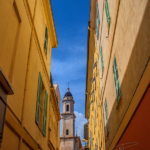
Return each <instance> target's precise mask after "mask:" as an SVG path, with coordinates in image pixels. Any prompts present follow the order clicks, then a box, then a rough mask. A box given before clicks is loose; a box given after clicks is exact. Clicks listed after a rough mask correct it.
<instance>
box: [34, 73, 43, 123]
mask: <svg viewBox="0 0 150 150" xmlns="http://www.w3.org/2000/svg"><path fill="white" fill-rule="evenodd" d="M41 92H42V76H41V73H39V76H38V88H37V101H36V115H35V121H36V123H37V124H39V120H40V118H39V117H40V95H41Z"/></svg>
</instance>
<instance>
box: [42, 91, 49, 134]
mask: <svg viewBox="0 0 150 150" xmlns="http://www.w3.org/2000/svg"><path fill="white" fill-rule="evenodd" d="M47 105H48V93H47V91H45V98H44V115H43V126H42V129H43V130H42V133H43V135H44V136H46V124H47Z"/></svg>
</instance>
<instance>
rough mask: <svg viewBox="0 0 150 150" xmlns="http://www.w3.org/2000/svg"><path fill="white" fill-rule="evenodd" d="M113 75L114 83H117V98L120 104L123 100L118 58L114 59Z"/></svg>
mask: <svg viewBox="0 0 150 150" xmlns="http://www.w3.org/2000/svg"><path fill="white" fill-rule="evenodd" d="M113 73H114V81H115V88H116V97H117V101H118V102H119V100H120V98H121V89H120V82H119V74H118V68H117V61H116V58H115V59H114V63H113Z"/></svg>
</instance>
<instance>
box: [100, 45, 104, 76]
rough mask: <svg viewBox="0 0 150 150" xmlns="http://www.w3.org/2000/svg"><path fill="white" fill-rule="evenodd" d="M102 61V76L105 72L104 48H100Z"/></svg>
mask: <svg viewBox="0 0 150 150" xmlns="http://www.w3.org/2000/svg"><path fill="white" fill-rule="evenodd" d="M100 61H101V69H102V74H103V72H104V58H103V49H102V47H101V48H100Z"/></svg>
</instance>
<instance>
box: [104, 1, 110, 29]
mask: <svg viewBox="0 0 150 150" xmlns="http://www.w3.org/2000/svg"><path fill="white" fill-rule="evenodd" d="M105 13H106V19H107V24H108V28H109V27H110V13H109V5H108V0H106V1H105Z"/></svg>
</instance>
